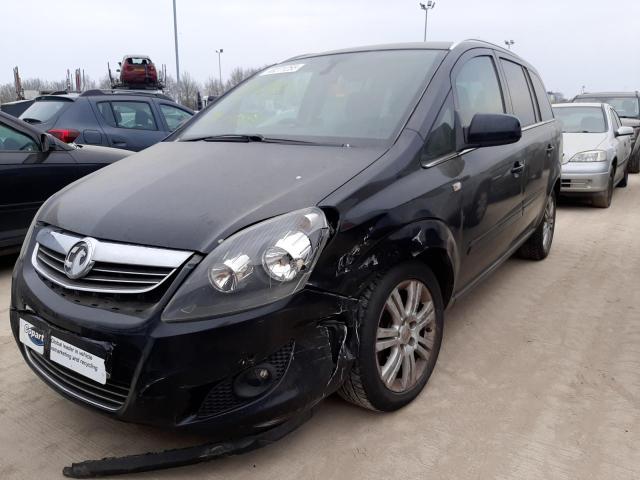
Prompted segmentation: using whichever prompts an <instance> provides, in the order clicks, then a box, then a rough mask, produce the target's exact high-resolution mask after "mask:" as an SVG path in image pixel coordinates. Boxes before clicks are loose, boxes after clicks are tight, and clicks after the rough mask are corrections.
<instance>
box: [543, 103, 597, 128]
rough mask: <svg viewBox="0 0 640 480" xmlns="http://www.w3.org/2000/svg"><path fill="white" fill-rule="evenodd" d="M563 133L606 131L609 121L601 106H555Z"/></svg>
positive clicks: (555, 113) (554, 111)
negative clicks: (606, 119) (607, 121)
mask: <svg viewBox="0 0 640 480" xmlns="http://www.w3.org/2000/svg"><path fill="white" fill-rule="evenodd" d="M553 113H554V115H555V117H556V119H557V120H559V121H560V124H561V125H562V132H563V133H604V132H606V131H607V123H606V121H605V119H604V112H603V111H602V108H600V107H553Z"/></svg>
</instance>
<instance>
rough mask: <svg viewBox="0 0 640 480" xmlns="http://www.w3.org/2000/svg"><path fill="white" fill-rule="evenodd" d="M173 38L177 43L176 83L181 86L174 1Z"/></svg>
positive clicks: (174, 4)
mask: <svg viewBox="0 0 640 480" xmlns="http://www.w3.org/2000/svg"><path fill="white" fill-rule="evenodd" d="M173 36H174V39H175V43H176V81H177V82H178V85H180V60H179V58H178V20H177V18H176V0H173Z"/></svg>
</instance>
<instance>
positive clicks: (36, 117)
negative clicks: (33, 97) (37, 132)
mask: <svg viewBox="0 0 640 480" xmlns="http://www.w3.org/2000/svg"><path fill="white" fill-rule="evenodd" d="M68 103H70V102H68V101H65V100H38V101H35V102H33V103H32V104H31V106H30V107H29V108H27V109H26V110H25V111H24V112H22V115H20V119H22V120H25V121H27V122H29V123H41V122H48V121H49V120H51V119H52V118H53V117H54V116H55V115H56V114H57V113H58V112H59V111H60V110H62V107H64V106H65V105H66V104H68Z"/></svg>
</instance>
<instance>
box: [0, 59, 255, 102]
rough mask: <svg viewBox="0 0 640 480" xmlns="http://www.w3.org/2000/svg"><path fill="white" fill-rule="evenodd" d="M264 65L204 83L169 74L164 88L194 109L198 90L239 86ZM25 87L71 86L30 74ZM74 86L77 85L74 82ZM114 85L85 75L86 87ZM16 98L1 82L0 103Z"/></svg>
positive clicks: (57, 88) (208, 92)
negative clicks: (221, 80) (177, 77)
mask: <svg viewBox="0 0 640 480" xmlns="http://www.w3.org/2000/svg"><path fill="white" fill-rule="evenodd" d="M262 68H264V67H259V68H242V67H236V68H234V69H233V70H231V73H230V74H229V77H228V78H227V80H226V81H225V82H222V83H221V82H220V80H219V78H217V77H214V76H211V77H209V78H208V79H207V80H205V81H204V82H203V83H201V82H199V81H198V80H196V79H195V78H194V77H193V76H192V75H191V74H190V73H189V72H183V73H182V75H181V76H180V84H178V83H177V82H176V81H175V79H174V78H173V77H172V76H170V75H167V78H166V79H165V88H164V92H165V93H166V94H167V95H168V96H169V97H171V98H173V99H174V100H175V101H176V102H178V103H180V104H182V105H184V106H186V107H189V108H191V109H194V110H195V109H197V107H198V93H200V95H201V96H203V97H208V96H216V97H217V96H220V95H222V94H223V93H224V92H226V91H227V90H229V89H231V88H233V87H235V86H236V85H237V84H238V83H240V82H241V81H243V80H244V79H245V78H248V77H250V76H251V75H253V74H254V73H256V72H258V71H260V70H262ZM22 88H23V89H24V90H25V91H26V90H37V91H39V92H54V91H62V90H66V89H67V81H66V80H53V81H51V80H44V79H41V78H27V79H24V80H22ZM72 88H73V86H72ZM96 88H100V89H110V88H111V82H110V80H109V75H105V76H104V77H102V78H101V79H100V80H98V81H96V80H94V79H92V78H90V77H89V76H87V75H85V76H84V84H83V88H82V89H83V90H92V89H96ZM14 100H16V91H15V87H14V85H13V82H10V83H5V84H0V103H6V102H13V101H14Z"/></svg>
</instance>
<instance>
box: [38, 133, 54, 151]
mask: <svg viewBox="0 0 640 480" xmlns="http://www.w3.org/2000/svg"><path fill="white" fill-rule="evenodd" d="M40 150H42V152H44V153H46V152H49V151H51V150H53V142H52V141H51V139H50V138H49V134H48V133H42V134H40Z"/></svg>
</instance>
